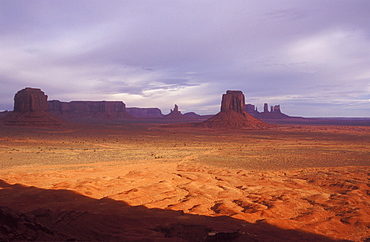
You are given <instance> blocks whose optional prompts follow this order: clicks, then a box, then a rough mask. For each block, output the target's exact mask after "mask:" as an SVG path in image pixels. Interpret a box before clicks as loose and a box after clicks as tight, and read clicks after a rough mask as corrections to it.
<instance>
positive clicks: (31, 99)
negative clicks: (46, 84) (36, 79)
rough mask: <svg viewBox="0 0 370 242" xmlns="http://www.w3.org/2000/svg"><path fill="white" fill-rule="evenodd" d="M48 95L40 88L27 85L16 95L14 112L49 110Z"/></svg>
mask: <svg viewBox="0 0 370 242" xmlns="http://www.w3.org/2000/svg"><path fill="white" fill-rule="evenodd" d="M47 100H48V96H47V95H45V93H44V92H43V91H41V89H39V88H31V87H26V88H25V89H22V90H20V91H18V92H17V93H16V94H15V96H14V112H21V113H25V112H30V111H31V112H34V111H47V110H48V101H47Z"/></svg>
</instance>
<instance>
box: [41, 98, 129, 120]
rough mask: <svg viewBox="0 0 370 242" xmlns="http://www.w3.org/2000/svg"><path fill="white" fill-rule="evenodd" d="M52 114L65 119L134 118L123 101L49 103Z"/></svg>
mask: <svg viewBox="0 0 370 242" xmlns="http://www.w3.org/2000/svg"><path fill="white" fill-rule="evenodd" d="M48 105H49V110H50V112H52V113H54V114H55V115H57V116H58V117H61V118H65V119H70V118H72V119H78V118H93V119H126V118H132V116H131V115H130V114H129V113H127V111H126V106H125V104H124V103H123V102H121V101H72V102H61V101H58V100H53V101H48Z"/></svg>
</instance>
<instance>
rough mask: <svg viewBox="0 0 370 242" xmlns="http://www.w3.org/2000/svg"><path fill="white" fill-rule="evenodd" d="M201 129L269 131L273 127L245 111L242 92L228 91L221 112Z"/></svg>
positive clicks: (203, 124)
mask: <svg viewBox="0 0 370 242" xmlns="http://www.w3.org/2000/svg"><path fill="white" fill-rule="evenodd" d="M199 126H200V127H206V128H230V129H268V128H269V127H271V125H270V124H267V123H265V122H263V121H261V120H259V119H257V118H255V117H253V116H252V115H250V114H249V113H247V112H246V111H245V97H244V94H243V92H242V91H230V90H229V91H226V94H223V95H222V101H221V111H220V112H219V113H218V114H216V115H215V116H213V117H211V118H210V119H208V120H206V121H204V122H202V123H201V124H200V125H199Z"/></svg>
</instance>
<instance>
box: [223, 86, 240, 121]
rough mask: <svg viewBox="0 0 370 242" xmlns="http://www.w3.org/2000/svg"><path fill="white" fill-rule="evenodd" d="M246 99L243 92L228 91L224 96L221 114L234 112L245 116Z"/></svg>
mask: <svg viewBox="0 0 370 242" xmlns="http://www.w3.org/2000/svg"><path fill="white" fill-rule="evenodd" d="M244 109H245V97H244V94H243V92H242V91H226V94H223V95H222V101H221V112H227V111H229V110H233V111H235V112H237V113H241V114H243V115H244V113H245V112H244Z"/></svg>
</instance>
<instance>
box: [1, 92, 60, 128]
mask: <svg viewBox="0 0 370 242" xmlns="http://www.w3.org/2000/svg"><path fill="white" fill-rule="evenodd" d="M47 98H48V96H47V95H45V93H44V92H43V91H41V89H38V88H31V87H27V88H24V89H22V90H20V91H18V92H17V93H16V94H15V96H14V111H13V112H9V114H8V115H6V116H5V117H3V118H2V119H1V121H2V122H3V123H4V124H6V125H27V126H28V125H40V126H42V125H59V124H62V123H63V121H62V120H60V119H59V118H57V117H55V116H54V115H52V114H51V113H49V112H48V103H47Z"/></svg>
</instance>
